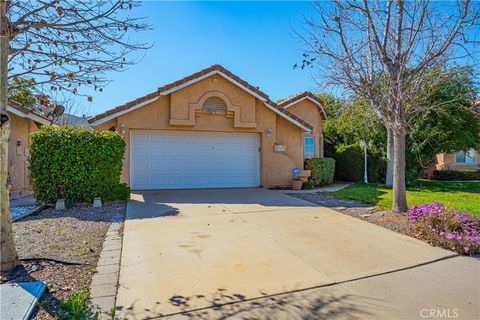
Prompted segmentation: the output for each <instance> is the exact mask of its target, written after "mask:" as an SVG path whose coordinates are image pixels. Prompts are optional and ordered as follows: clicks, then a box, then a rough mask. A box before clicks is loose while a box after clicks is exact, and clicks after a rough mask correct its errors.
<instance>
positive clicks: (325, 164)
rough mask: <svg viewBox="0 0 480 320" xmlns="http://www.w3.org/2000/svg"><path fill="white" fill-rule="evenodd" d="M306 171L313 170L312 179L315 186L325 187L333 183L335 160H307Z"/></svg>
mask: <svg viewBox="0 0 480 320" xmlns="http://www.w3.org/2000/svg"><path fill="white" fill-rule="evenodd" d="M305 170H311V171H312V175H311V177H310V179H311V181H312V182H313V185H314V186H323V185H326V184H330V183H332V182H333V175H334V173H335V159H333V158H314V159H306V160H305Z"/></svg>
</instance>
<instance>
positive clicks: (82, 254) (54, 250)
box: [7, 202, 126, 320]
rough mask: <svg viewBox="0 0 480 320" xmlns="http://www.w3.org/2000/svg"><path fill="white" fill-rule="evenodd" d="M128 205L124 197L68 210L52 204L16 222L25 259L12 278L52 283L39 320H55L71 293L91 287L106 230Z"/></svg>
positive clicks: (37, 316) (18, 245) (37, 315)
mask: <svg viewBox="0 0 480 320" xmlns="http://www.w3.org/2000/svg"><path fill="white" fill-rule="evenodd" d="M125 208H126V206H125V203H124V202H115V203H109V204H106V205H104V206H103V208H92V207H91V206H87V205H83V206H78V207H75V208H72V209H69V210H66V211H57V210H54V209H52V208H49V209H46V210H44V211H41V212H39V213H37V214H35V215H32V216H29V217H26V218H24V219H22V220H19V221H16V222H14V223H13V231H14V234H15V245H16V248H17V252H18V255H19V257H20V259H21V261H20V262H21V263H20V265H19V266H18V267H17V268H16V269H15V270H14V271H13V272H11V273H10V274H9V275H8V280H7V282H21V281H45V282H47V291H46V292H45V293H44V294H43V296H42V300H41V301H40V304H39V305H40V308H37V310H36V313H35V315H34V317H33V318H34V319H42V320H43V319H52V318H53V315H54V314H55V310H56V308H57V307H58V305H59V304H60V302H61V301H62V300H64V299H65V298H66V297H67V296H68V295H69V294H71V293H72V292H75V291H81V290H88V288H89V286H90V282H91V279H92V276H93V273H94V271H95V266H96V263H97V260H98V257H99V255H100V252H101V249H102V243H103V239H104V237H105V233H106V232H107V229H108V227H109V225H110V223H111V222H112V221H118V220H122V219H123V217H124V215H125Z"/></svg>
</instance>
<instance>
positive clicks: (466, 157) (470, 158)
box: [455, 149, 477, 164]
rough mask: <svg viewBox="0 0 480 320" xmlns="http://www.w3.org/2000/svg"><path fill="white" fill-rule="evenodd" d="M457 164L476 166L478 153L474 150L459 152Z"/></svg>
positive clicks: (456, 155)
mask: <svg viewBox="0 0 480 320" xmlns="http://www.w3.org/2000/svg"><path fill="white" fill-rule="evenodd" d="M455 162H456V163H465V164H475V163H477V159H476V152H475V150H473V149H470V150H468V151H458V152H456V153H455Z"/></svg>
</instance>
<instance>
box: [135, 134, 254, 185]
mask: <svg viewBox="0 0 480 320" xmlns="http://www.w3.org/2000/svg"><path fill="white" fill-rule="evenodd" d="M130 139H131V140H130V145H131V154H130V159H131V164H130V186H131V188H132V189H136V190H142V189H188V188H228V187H257V186H259V184H260V179H259V173H260V160H259V154H260V152H259V149H258V148H259V137H258V135H257V134H250V133H210V132H173V131H137V130H134V131H131V136H130Z"/></svg>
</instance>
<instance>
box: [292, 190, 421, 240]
mask: <svg viewBox="0 0 480 320" xmlns="http://www.w3.org/2000/svg"><path fill="white" fill-rule="evenodd" d="M288 195H289V196H291V197H296V198H300V199H303V200H307V201H310V202H313V203H316V204H319V205H321V206H324V207H328V208H332V209H334V210H336V211H339V212H341V213H343V214H347V215H349V216H352V217H355V218H358V219H361V220H364V221H367V222H370V223H374V224H376V225H379V226H381V227H384V228H387V229H390V230H392V231H396V232H399V233H402V234H405V235H408V236H412V237H413V236H414V230H413V227H412V224H411V223H409V222H408V219H407V217H406V215H404V214H401V213H395V212H392V211H382V210H379V209H378V208H376V207H374V206H371V205H368V204H364V203H361V202H357V201H352V200H343V199H337V198H334V197H330V196H326V195H323V194H321V193H289V194H288Z"/></svg>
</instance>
